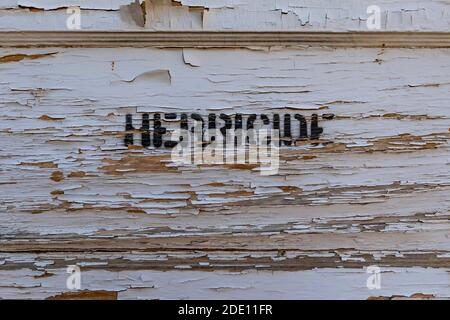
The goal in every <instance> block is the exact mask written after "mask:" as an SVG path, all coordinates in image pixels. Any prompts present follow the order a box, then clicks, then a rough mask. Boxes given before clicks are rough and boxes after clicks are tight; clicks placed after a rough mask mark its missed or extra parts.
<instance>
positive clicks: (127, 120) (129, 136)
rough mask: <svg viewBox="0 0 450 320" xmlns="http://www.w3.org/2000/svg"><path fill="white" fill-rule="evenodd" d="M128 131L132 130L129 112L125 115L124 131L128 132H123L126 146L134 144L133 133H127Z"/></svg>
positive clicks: (131, 119) (131, 118) (131, 117)
mask: <svg viewBox="0 0 450 320" xmlns="http://www.w3.org/2000/svg"><path fill="white" fill-rule="evenodd" d="M129 131H134V127H133V116H132V115H131V114H127V115H126V116H125V132H128V133H125V139H124V142H125V145H126V146H127V147H128V146H130V145H133V144H134V134H133V133H129Z"/></svg>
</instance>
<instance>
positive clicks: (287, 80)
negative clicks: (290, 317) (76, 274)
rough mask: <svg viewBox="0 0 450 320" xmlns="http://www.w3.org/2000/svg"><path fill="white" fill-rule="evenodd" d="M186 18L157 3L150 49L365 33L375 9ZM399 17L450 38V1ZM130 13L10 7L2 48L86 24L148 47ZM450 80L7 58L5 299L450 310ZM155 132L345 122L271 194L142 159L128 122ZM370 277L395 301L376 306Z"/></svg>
mask: <svg viewBox="0 0 450 320" xmlns="http://www.w3.org/2000/svg"><path fill="white" fill-rule="evenodd" d="M177 2H180V3H181V6H174V5H172V4H170V5H168V6H166V7H164V10H163V11H164V12H168V13H167V15H165V14H163V13H160V12H161V11H158V10H159V9H158V8H156V7H155V8H154V10H153V9H151V8H153V6H157V2H155V1H152V3H150V4H148V3H147V5H146V15H145V17H146V26H145V28H144V27H142V30H148V29H151V30H167V29H168V30H179V29H184V28H187V29H192V30H207V29H214V30H229V29H230V28H231V29H232V30H246V29H252V30H253V29H254V30H253V31H258V30H263V29H270V30H290V29H295V30H297V28H300V29H302V30H303V28H306V29H307V30H324V29H331V30H363V28H364V27H363V25H364V24H365V23H364V18H363V16H362V15H363V14H364V10H363V9H364V8H363V6H364V5H366V2H367V1H358V2H356V1H320V2H312V1H268V0H265V1H245V0H240V1H228V2H227V1H208V3H209V5H206V1H200V0H198V1H194V0H192V1H187V0H186V1H177ZM93 3H95V5H93ZM367 3H368V2H367ZM395 3H397V4H394V1H381V4H382V5H383V6H385V7H386V8H389V15H388V16H389V19H388V21H387V23H386V27H387V29H389V30H391V31H394V30H422V31H425V30H434V31H446V28H447V25H448V21H449V19H442V20H440V21H435V19H434V18H433V17H445V16H446V15H447V13H446V12H447V10H448V9H447V7H448V2H447V1H396V2H395ZM127 4H128V1H103V2H102V1H96V2H88V1H78V2H77V1H56V0H55V1H49V0H46V1H32V0H28V1H6V3H2V4H1V5H0V8H1V11H0V12H1V14H0V28H1V29H2V30H43V29H46V30H59V29H61V30H63V28H64V25H65V18H66V13H65V7H66V6H69V5H81V7H82V8H83V10H82V19H84V20H83V21H85V23H87V22H86V21H90V22H88V24H87V25H86V26H87V27H86V28H88V29H91V30H99V29H110V30H138V29H139V30H140V28H141V27H139V26H136V25H133V23H132V21H134V20H133V19H131V20H122V18H120V17H121V16H122V17H123V10H124V9H123V7H122V12H121V9H120V8H121V6H124V5H127ZM301 5H304V8H303V7H302V8H300V7H301ZM338 5H341V7H339V6H338ZM194 7H195V8H194ZM198 7H200V8H198ZM248 12H252V17H253V16H254V18H252V19H242V18H240V17H242V16H240V15H243V14H245V13H248ZM308 12H309V14H308ZM199 13H201V14H202V19H201V20H198V19H197V18H198V14H199ZM324 15H325V16H326V19H325V20H324V19H323V16H324ZM163 17H164V18H163ZM304 17H308V18H307V19H306V20H305V18H304ZM394 17H395V18H394ZM400 17H403V18H401V19H404V20H402V21H403V22H404V21H406V23H403V22H399V21H400V20H398V19H400ZM89 19H91V20H89ZM196 19H197V20H196ZM126 21H128V22H126ZM410 22H411V23H410ZM449 61H450V49H425V48H422V49H420V48H416V49H411V48H396V49H387V48H332V47H322V48H321V47H314V48H312V47H303V48H286V47H264V46H258V47H254V48H228V49H224V48H222V49H221V48H214V49H212V48H211V49H201V48H185V49H173V48H133V47H121V48H76V47H74V48H67V47H47V48H27V47H21V48H0V75H1V76H0V108H1V110H2V112H1V113H0V298H71V297H72V298H86V297H91V298H104V299H107V298H111V299H116V298H118V299H130V298H139V299H150V298H160V299H164V298H180V299H195V298H200V299H202V298H203V299H214V298H222V299H239V298H241V299H244V298H245V299H247V298H255V299H258V298H266V299H271V298H274V299H283V298H284V299H312V298H319V299H320V298H322V299H323V298H336V299H367V298H369V297H376V296H381V297H387V298H392V297H394V298H395V297H412V298H449V297H450V277H449V271H450V268H449V265H450V242H449V237H450V224H449V217H450V215H449V207H450V196H449V194H450V193H449V192H450V171H449V168H450V166H449V159H450V149H449V139H450V109H449V107H448V103H449V100H450V93H449V87H450V63H449ZM144 112H150V113H154V112H176V113H181V112H187V113H191V112H198V113H201V114H207V113H210V112H215V113H217V114H219V113H227V114H235V113H243V114H251V113H257V114H261V113H266V114H272V113H280V114H285V113H289V114H295V113H301V114H303V115H305V116H306V117H307V118H308V119H309V118H310V117H311V115H312V114H314V113H317V114H319V115H322V114H334V119H332V120H324V119H321V120H320V125H321V127H323V129H324V132H323V134H322V136H321V137H320V139H319V140H317V141H313V142H314V143H312V142H311V141H306V142H301V141H299V142H298V144H297V145H296V146H292V147H283V148H282V150H281V158H280V159H281V164H280V171H279V173H278V174H277V175H272V176H261V175H260V174H259V172H258V170H257V169H256V168H255V167H254V166H251V165H248V166H246V165H241V166H232V165H231V166H226V165H215V166H177V167H176V166H173V165H171V164H170V163H168V162H167V161H166V160H168V159H169V157H170V154H169V151H164V149H161V150H154V149H151V148H141V147H139V146H138V144H136V145H135V146H134V147H129V148H127V147H126V146H125V145H124V141H123V139H124V130H125V115H126V114H129V113H131V114H133V115H134V116H136V119H139V115H141V114H142V113H144ZM138 122H139V121H138ZM75 264H77V265H79V266H80V267H81V270H82V291H73V292H71V291H70V290H68V289H67V288H66V279H67V277H68V274H67V273H66V267H67V266H68V265H75ZM371 265H377V266H379V267H380V268H381V271H382V275H381V277H382V283H381V284H382V288H381V290H369V289H368V288H367V286H366V280H367V278H368V277H369V276H370V275H369V274H367V273H366V269H365V268H366V267H368V266H371Z"/></svg>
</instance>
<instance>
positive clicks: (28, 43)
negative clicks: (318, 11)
mask: <svg viewBox="0 0 450 320" xmlns="http://www.w3.org/2000/svg"><path fill="white" fill-rule="evenodd" d="M252 46H264V47H270V46H315V47H318V46H319V47H320V46H324V47H344V48H345V47H349V48H352V47H353V48H354V47H361V48H450V32H385V31H383V32H381V31H377V32H372V31H370V32H369V31H367V32H365V31H358V32H353V31H349V32H331V31H330V32H317V31H313V32H303V31H302V32H300V31H298V32H297V31H287V32H259V31H258V32H247V31H238V32H236V31H232V32H231V31H187V32H186V31H133V32H127V31H1V32H0V47H99V48H102V47H168V48H193V47H209V48H239V47H252Z"/></svg>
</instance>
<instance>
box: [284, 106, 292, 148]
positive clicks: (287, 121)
mask: <svg viewBox="0 0 450 320" xmlns="http://www.w3.org/2000/svg"><path fill="white" fill-rule="evenodd" d="M283 136H284V139H283V140H284V144H285V145H286V146H290V145H292V132H291V115H290V114H285V115H284V133H283Z"/></svg>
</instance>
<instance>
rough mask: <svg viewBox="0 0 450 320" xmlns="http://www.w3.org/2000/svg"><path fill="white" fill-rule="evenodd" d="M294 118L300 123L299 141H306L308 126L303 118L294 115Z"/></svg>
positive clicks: (299, 115)
mask: <svg viewBox="0 0 450 320" xmlns="http://www.w3.org/2000/svg"><path fill="white" fill-rule="evenodd" d="M294 118H295V119H296V120H298V121H299V122H300V139H301V140H305V139H308V124H307V122H306V119H305V117H304V116H302V115H301V114H296V115H295V116H294Z"/></svg>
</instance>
